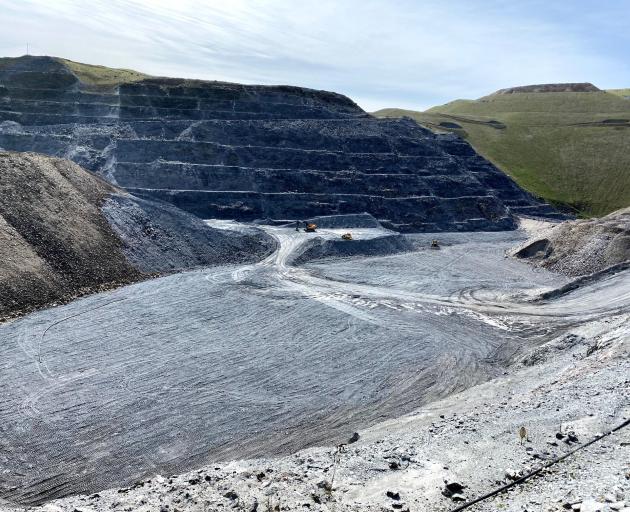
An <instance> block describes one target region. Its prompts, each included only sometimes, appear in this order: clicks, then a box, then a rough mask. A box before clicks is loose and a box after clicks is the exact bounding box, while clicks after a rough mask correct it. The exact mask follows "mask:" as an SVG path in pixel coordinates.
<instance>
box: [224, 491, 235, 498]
mask: <svg viewBox="0 0 630 512" xmlns="http://www.w3.org/2000/svg"><path fill="white" fill-rule="evenodd" d="M223 497H224V498H227V499H229V500H235V499H238V494H236V493H235V492H234V491H228V492H226V493H225V494H224V495H223Z"/></svg>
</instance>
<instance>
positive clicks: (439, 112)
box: [376, 84, 630, 215]
mask: <svg viewBox="0 0 630 512" xmlns="http://www.w3.org/2000/svg"><path fill="white" fill-rule="evenodd" d="M626 93H627V90H626ZM626 93H624V90H618V91H610V92H607V91H602V90H599V89H597V88H596V87H595V86H593V85H592V84H547V85H540V86H525V87H515V88H512V89H503V90H501V91H498V92H496V93H494V94H491V95H489V96H485V97H483V98H480V99H478V100H474V101H473V100H456V101H452V102H450V103H447V104H445V105H441V106H437V107H434V108H431V109H429V110H427V111H426V112H415V111H410V110H401V109H384V110H380V111H379V112H376V115H377V116H380V117H399V116H410V117H412V118H413V119H415V120H417V121H418V122H420V123H421V124H423V125H425V126H427V127H429V128H431V129H434V130H438V131H450V132H454V133H457V134H459V135H461V136H462V137H464V138H465V139H466V140H468V141H469V142H470V143H471V144H472V145H473V147H474V148H475V149H476V150H477V151H479V153H481V154H482V155H483V156H485V157H486V158H488V159H489V160H490V161H492V162H493V163H494V164H496V165H497V166H499V167H500V168H501V169H503V170H504V171H505V172H507V173H508V174H509V175H510V176H512V177H513V178H514V179H515V180H516V181H517V183H518V184H519V185H521V186H522V187H523V188H525V189H526V190H529V191H530V192H532V193H534V194H536V195H538V196H540V197H543V198H545V199H546V200H548V201H551V202H554V203H558V204H563V205H565V206H567V207H568V208H570V209H571V210H573V211H575V212H577V213H579V214H584V215H604V214H607V213H610V212H612V211H614V210H617V209H619V208H624V207H626V206H628V205H629V204H630V174H628V172H627V169H628V168H629V167H630V146H629V145H628V140H629V137H630V101H629V100H628V96H629V95H628V94H626Z"/></svg>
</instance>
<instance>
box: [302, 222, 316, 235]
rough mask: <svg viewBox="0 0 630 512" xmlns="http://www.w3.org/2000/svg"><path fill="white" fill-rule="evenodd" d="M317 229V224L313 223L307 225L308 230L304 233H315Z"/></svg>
mask: <svg viewBox="0 0 630 512" xmlns="http://www.w3.org/2000/svg"><path fill="white" fill-rule="evenodd" d="M316 229H317V224H313V223H312V222H311V223H310V224H307V225H306V229H305V230H304V231H306V232H307V233H315V230H316Z"/></svg>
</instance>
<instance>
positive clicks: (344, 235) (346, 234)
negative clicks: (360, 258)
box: [341, 233, 352, 240]
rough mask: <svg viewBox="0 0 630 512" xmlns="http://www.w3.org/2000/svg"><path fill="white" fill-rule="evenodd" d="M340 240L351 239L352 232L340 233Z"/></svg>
mask: <svg viewBox="0 0 630 512" xmlns="http://www.w3.org/2000/svg"><path fill="white" fill-rule="evenodd" d="M341 239H342V240H352V233H344V234H343V235H341Z"/></svg>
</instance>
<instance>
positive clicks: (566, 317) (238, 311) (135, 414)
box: [0, 223, 630, 504]
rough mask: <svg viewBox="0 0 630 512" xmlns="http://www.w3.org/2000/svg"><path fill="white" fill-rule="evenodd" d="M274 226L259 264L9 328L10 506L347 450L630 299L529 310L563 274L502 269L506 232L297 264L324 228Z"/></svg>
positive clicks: (3, 414)
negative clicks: (341, 446) (218, 466)
mask: <svg viewBox="0 0 630 512" xmlns="http://www.w3.org/2000/svg"><path fill="white" fill-rule="evenodd" d="M224 227H226V228H230V229H247V228H246V227H240V226H238V225H234V224H229V223H224ZM265 229H266V231H267V232H268V233H270V234H271V235H272V236H274V237H275V238H276V239H277V240H278V242H279V246H278V249H277V251H276V252H275V253H274V254H272V255H270V256H269V257H267V258H266V259H265V260H263V261H261V262H259V263H257V264H251V265H244V266H238V267H233V266H231V267H216V268H209V269H204V270H197V271H192V272H186V273H182V274H176V275H172V276H168V277H165V278H161V279H156V280H152V281H147V282H143V283H139V284H136V285H132V286H128V287H125V288H121V289H118V290H115V291H112V292H107V293H104V294H99V295H95V296H92V297H87V298H84V299H81V300H78V301H75V302H73V303H71V304H68V305H65V306H62V307H59V308H54V309H50V310H45V311H41V312H38V313H35V314H33V315H29V316H27V317H25V318H24V319H21V320H19V321H16V322H13V323H11V324H5V325H3V326H0V339H1V340H2V347H3V358H2V359H1V361H0V396H2V397H3V407H2V408H1V409H0V439H1V441H0V465H1V466H2V467H4V468H6V469H7V471H6V472H5V473H4V474H2V475H0V498H3V499H6V500H9V501H13V502H17V503H24V504H33V503H42V502H45V501H48V500H50V499H53V498H56V497H60V496H63V495H67V494H73V493H78V492H88V493H89V492H94V491H97V490H99V489H103V488H106V487H112V486H121V485H126V484H129V483H131V482H133V481H136V480H137V479H139V478H142V477H146V476H148V475H151V474H153V473H155V472H163V473H171V472H179V471H182V470H185V469H189V468H192V467H195V466H197V465H201V464H203V463H207V462H209V461H212V460H225V459H232V458H238V457H247V456H255V455H263V454H265V455H266V454H276V453H289V452H292V451H295V450H297V449H300V448H303V447H305V446H310V445H313V444H317V443H332V442H339V441H341V440H343V439H344V438H345V437H346V436H347V435H348V433H351V432H352V431H355V430H357V429H360V428H363V427H365V426H368V425H370V424H373V423H375V422H377V421H380V420H382V419H383V418H387V417H392V416H397V415H400V414H404V413H405V412H409V411H411V410H413V409H414V408H416V407H418V406H419V405H421V404H423V403H426V402H427V401H430V400H432V399H435V398H437V397H440V396H444V395H446V394H449V393H451V392H453V391H457V390H460V389H463V388H465V387H468V386H470V385H474V384H475V383H478V382H481V381H484V380H487V379H488V378H491V377H492V376H493V375H496V374H497V373H498V372H500V371H501V369H502V365H503V364H505V363H507V362H508V361H509V359H510V358H512V357H513V356H514V354H517V353H519V351H520V350H522V349H523V348H524V347H526V346H531V345H532V344H536V343H540V342H542V341H544V339H547V338H548V337H549V336H551V335H552V334H557V333H558V332H561V331H562V329H566V328H567V326H569V325H574V324H576V323H580V322H582V321H586V320H588V319H592V318H595V317H598V316H599V317H601V316H606V315H608V314H611V313H613V312H618V311H620V310H627V309H628V304H629V303H630V283H628V280H627V279H625V277H627V276H624V275H623V274H619V275H617V276H612V277H609V278H606V279H603V280H602V281H600V282H597V283H595V284H594V285H592V286H589V287H585V288H583V289H578V290H576V291H574V292H572V293H571V294H569V295H567V296H565V297H562V298H560V299H557V300H553V301H548V302H547V303H534V302H531V301H530V300H524V299H523V297H531V296H533V295H535V290H537V289H541V288H543V287H549V286H559V285H561V284H564V282H566V280H564V279H562V278H559V277H557V276H554V275H553V274H550V273H546V272H541V271H534V270H532V269H530V268H529V267H527V266H526V265H524V264H522V263H520V262H514V261H511V260H505V259H504V258H503V257H502V256H501V252H502V250H503V249H504V248H507V247H508V246H509V244H511V241H509V240H507V238H509V237H507V238H506V239H503V238H501V235H496V234H495V235H493V236H490V235H484V234H479V233H477V234H475V236H472V235H462V236H461V237H460V238H461V240H460V239H459V238H458V237H457V236H456V235H452V238H453V240H455V241H456V242H457V241H458V240H459V242H458V243H454V244H453V245H452V246H445V247H443V249H442V251H437V252H432V251H418V252H414V253H410V254H403V255H397V256H388V257H382V258H349V259H337V260H335V259H332V260H329V261H326V262H313V263H312V264H307V265H303V266H292V265H291V264H290V261H291V258H292V257H293V256H294V255H295V254H296V252H298V251H299V250H300V248H301V246H302V244H303V243H305V242H306V241H307V240H309V239H310V238H312V235H306V234H304V233H301V232H295V231H293V230H292V229H287V228H277V227H268V228H265ZM383 233H384V232H383V231H381V230H353V234H354V235H355V236H356V237H357V238H362V237H376V236H380V235H383ZM339 234H340V231H338V230H322V231H321V232H320V233H319V236H323V237H338V236H339ZM486 239H487V240H486ZM480 241H482V242H483V243H481V242H480ZM460 242H461V243H460ZM476 253H479V254H478V255H477V254H476ZM486 253H487V254H486ZM486 260H487V261H486ZM484 272H485V274H484ZM493 274H496V275H493ZM506 280H507V281H509V283H508V284H507V285H506V284H505V281H506ZM446 283H450V284H448V286H446ZM59 468H62V472H61V473H60V470H59ZM51 482H54V485H52V484H51Z"/></svg>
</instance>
